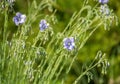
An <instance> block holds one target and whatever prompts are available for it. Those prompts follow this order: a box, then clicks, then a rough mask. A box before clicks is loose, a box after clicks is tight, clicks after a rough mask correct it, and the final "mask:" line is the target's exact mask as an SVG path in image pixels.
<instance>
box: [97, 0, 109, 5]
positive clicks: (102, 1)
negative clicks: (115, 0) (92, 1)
mask: <svg viewBox="0 0 120 84" xmlns="http://www.w3.org/2000/svg"><path fill="white" fill-rule="evenodd" d="M108 1H109V0H99V3H101V4H107V3H108Z"/></svg>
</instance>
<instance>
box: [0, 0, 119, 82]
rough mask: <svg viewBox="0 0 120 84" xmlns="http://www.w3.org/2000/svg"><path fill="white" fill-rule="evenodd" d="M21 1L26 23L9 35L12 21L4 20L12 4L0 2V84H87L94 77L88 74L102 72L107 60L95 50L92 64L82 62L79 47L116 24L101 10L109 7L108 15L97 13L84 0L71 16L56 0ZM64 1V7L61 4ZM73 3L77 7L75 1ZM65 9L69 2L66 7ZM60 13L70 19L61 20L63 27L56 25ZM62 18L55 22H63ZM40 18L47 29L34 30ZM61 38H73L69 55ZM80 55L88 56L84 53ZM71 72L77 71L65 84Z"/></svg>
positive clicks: (111, 14) (98, 11)
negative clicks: (24, 2) (73, 42)
mask: <svg viewBox="0 0 120 84" xmlns="http://www.w3.org/2000/svg"><path fill="white" fill-rule="evenodd" d="M16 2H20V1H15V2H14V5H15V4H16ZM26 3H27V5H28V7H27V8H26V9H27V11H26V10H24V12H25V13H26V16H27V18H26V21H25V23H24V24H22V25H19V26H17V27H16V30H14V32H12V31H11V30H12V29H11V30H10V29H9V28H10V27H11V22H12V18H10V17H9V16H10V13H11V12H12V11H13V12H15V11H14V10H13V8H14V5H13V4H12V3H8V1H6V0H5V1H1V4H0V6H3V5H4V6H3V8H0V11H1V14H0V15H1V20H2V21H4V23H3V24H2V25H0V27H1V30H3V32H1V33H0V35H1V36H2V37H1V38H0V40H1V41H0V83H1V84H61V83H62V84H71V83H74V84H77V83H79V82H80V83H82V82H83V81H82V80H81V79H82V78H83V79H84V80H86V78H84V77H85V76H87V80H88V82H90V81H91V80H94V78H95V76H96V74H95V73H94V72H95V71H97V70H96V69H98V68H99V70H100V72H101V73H100V74H106V73H107V72H106V71H107V68H108V66H109V62H108V60H107V59H106V58H105V54H103V53H102V52H101V51H98V53H97V55H96V56H95V55H93V56H95V58H94V59H92V60H93V61H91V59H89V60H88V61H87V62H85V59H86V57H84V58H82V56H80V55H81V52H82V49H83V50H84V49H85V47H84V46H85V43H86V42H87V41H88V39H89V38H90V37H91V36H92V35H94V34H95V31H96V30H99V29H98V28H101V27H102V29H104V30H109V29H110V27H111V25H112V24H111V23H114V24H116V25H117V24H118V18H117V17H116V15H115V14H114V13H113V11H112V10H111V9H109V7H108V5H104V6H105V7H106V8H107V9H109V14H106V13H103V12H101V11H100V10H101V7H100V5H99V4H96V5H95V6H92V5H89V3H90V2H89V1H88V0H85V1H84V2H81V5H80V10H79V11H76V12H74V13H73V11H74V10H75V9H74V8H73V7H71V8H73V9H72V10H71V11H72V12H71V11H66V8H65V6H67V5H64V4H62V1H60V0H58V1H55V0H41V1H36V0H33V1H29V0H28V2H26ZM65 3H68V2H67V0H66V1H65ZM94 3H95V2H94ZM61 4H62V5H64V6H63V8H61V7H60V5H61ZM74 4H78V3H77V1H76V2H74ZM70 5H72V2H71V3H70V4H68V6H70ZM78 8H79V7H78ZM22 10H23V9H22ZM104 12H106V11H104ZM60 13H65V14H66V13H70V16H68V17H67V18H70V20H69V21H68V19H67V20H66V21H65V23H64V22H62V21H60V19H61V18H62V17H60V15H59V14H60ZM71 14H72V15H71ZM14 15H15V14H14ZM12 16H13V15H12ZM66 16H67V15H65V16H64V17H63V19H61V20H65V18H66ZM9 19H10V20H9ZM41 19H45V20H46V21H47V22H48V23H49V27H48V28H47V29H46V30H45V31H43V32H41V31H40V29H39V21H40V20H41ZM9 22H10V23H9ZM59 22H60V23H61V22H62V23H61V24H60V23H59ZM67 22H68V23H67ZM63 23H64V24H63ZM66 24H67V25H66ZM14 25H15V24H14ZM58 25H63V26H58ZM65 25H66V26H65ZM64 26H65V28H64ZM67 37H73V38H74V39H75V48H74V49H73V50H71V51H69V50H67V49H64V45H63V39H64V38H67ZM84 53H85V54H87V56H89V54H88V53H87V52H86V51H84ZM77 59H78V60H79V59H83V61H82V60H80V61H81V62H82V63H81V65H77V66H79V67H81V68H80V70H79V68H78V67H77V68H73V67H74V65H75V61H76V60H77ZM72 69H76V71H79V73H77V77H74V78H73V80H72V81H71V82H68V81H69V80H70V75H71V73H72V71H73V70H72ZM94 70H95V71H94Z"/></svg>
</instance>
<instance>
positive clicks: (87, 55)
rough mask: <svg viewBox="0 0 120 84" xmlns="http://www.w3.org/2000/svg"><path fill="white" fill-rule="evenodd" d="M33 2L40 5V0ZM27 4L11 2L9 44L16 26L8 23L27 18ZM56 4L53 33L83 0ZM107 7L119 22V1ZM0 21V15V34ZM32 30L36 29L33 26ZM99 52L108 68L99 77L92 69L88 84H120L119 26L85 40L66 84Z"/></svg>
mask: <svg viewBox="0 0 120 84" xmlns="http://www.w3.org/2000/svg"><path fill="white" fill-rule="evenodd" d="M36 1H37V2H38V3H40V0H36ZM30 2H32V0H16V1H15V3H14V6H13V8H12V11H11V12H9V16H10V17H9V28H8V30H7V32H9V40H10V39H11V35H12V34H13V33H14V32H15V31H16V30H17V26H15V25H14V23H13V22H12V21H11V20H12V18H13V16H14V15H15V13H16V12H21V13H24V14H26V15H27V13H28V9H29V8H28V3H30ZM38 3H37V4H38ZM56 3H57V4H56V6H55V7H54V8H55V9H57V12H56V17H57V20H58V21H57V23H56V25H54V26H53V28H54V31H55V32H56V33H57V32H60V31H63V29H64V28H65V26H66V25H67V23H68V21H69V19H70V17H71V15H72V14H73V13H74V12H75V11H79V10H80V9H81V6H82V4H83V0H56ZM96 3H98V2H95V1H93V0H89V4H90V5H91V6H94V5H95V4H96ZM99 5H100V4H99ZM108 5H109V7H110V8H111V9H113V12H114V13H115V14H116V15H117V16H118V19H120V0H109V3H108ZM42 13H44V14H50V12H48V9H45V10H43V11H42ZM3 19H4V18H3V17H2V14H0V31H1V32H0V33H2V27H3ZM34 26H36V25H35V24H34ZM0 38H2V36H0ZM0 41H1V40H0ZM99 50H101V51H102V52H105V53H106V56H107V58H108V60H109V62H110V66H109V68H108V72H107V74H106V75H103V74H100V73H101V72H100V70H99V69H98V68H96V69H94V70H93V73H94V74H95V75H94V76H93V78H94V80H92V81H90V84H120V23H119V24H118V26H115V25H113V26H111V28H110V30H106V31H105V30H104V28H99V29H98V30H97V31H96V32H95V33H94V34H93V35H92V36H91V37H90V38H89V40H88V41H87V43H86V44H85V46H84V47H83V48H82V49H81V50H80V52H79V56H78V58H77V60H76V61H75V63H74V64H73V66H72V69H71V71H70V74H69V77H67V80H68V81H67V83H68V84H71V82H72V81H73V80H74V79H75V78H76V77H78V76H79V75H80V71H81V66H82V65H83V66H84V65H87V63H89V62H90V61H91V60H93V58H94V57H95V55H96V53H97V51H99ZM80 84H87V78H86V77H83V78H82V81H81V83H80Z"/></svg>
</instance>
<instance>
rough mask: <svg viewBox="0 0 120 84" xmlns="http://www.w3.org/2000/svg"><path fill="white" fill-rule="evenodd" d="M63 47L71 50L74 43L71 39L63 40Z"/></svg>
mask: <svg viewBox="0 0 120 84" xmlns="http://www.w3.org/2000/svg"><path fill="white" fill-rule="evenodd" d="M63 45H64V48H65V49H68V50H72V49H74V47H75V42H74V38H73V37H69V38H64V40H63Z"/></svg>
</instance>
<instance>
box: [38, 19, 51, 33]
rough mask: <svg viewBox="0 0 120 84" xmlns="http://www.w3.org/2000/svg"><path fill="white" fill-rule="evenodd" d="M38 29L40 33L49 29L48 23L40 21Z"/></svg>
mask: <svg viewBox="0 0 120 84" xmlns="http://www.w3.org/2000/svg"><path fill="white" fill-rule="evenodd" d="M39 27H40V30H41V31H44V30H45V29H47V28H48V27H49V23H47V21H46V20H44V19H43V20H41V21H40V24H39Z"/></svg>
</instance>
